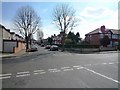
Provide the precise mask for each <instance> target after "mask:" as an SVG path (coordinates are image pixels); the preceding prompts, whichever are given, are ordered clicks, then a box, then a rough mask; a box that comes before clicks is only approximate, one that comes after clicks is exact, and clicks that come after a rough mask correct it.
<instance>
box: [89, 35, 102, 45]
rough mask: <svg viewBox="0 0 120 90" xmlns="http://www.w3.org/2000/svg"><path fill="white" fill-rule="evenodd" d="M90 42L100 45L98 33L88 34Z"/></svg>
mask: <svg viewBox="0 0 120 90" xmlns="http://www.w3.org/2000/svg"><path fill="white" fill-rule="evenodd" d="M90 44H92V45H100V35H99V34H93V35H90Z"/></svg>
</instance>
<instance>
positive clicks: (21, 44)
mask: <svg viewBox="0 0 120 90" xmlns="http://www.w3.org/2000/svg"><path fill="white" fill-rule="evenodd" d="M23 49H25V43H23V42H18V45H17V47H14V49H13V50H14V53H17V52H20V51H21V50H23Z"/></svg>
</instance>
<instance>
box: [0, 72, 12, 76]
mask: <svg viewBox="0 0 120 90" xmlns="http://www.w3.org/2000/svg"><path fill="white" fill-rule="evenodd" d="M8 75H12V74H11V73H9V74H1V75H0V77H2V76H8Z"/></svg>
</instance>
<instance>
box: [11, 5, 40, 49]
mask: <svg viewBox="0 0 120 90" xmlns="http://www.w3.org/2000/svg"><path fill="white" fill-rule="evenodd" d="M13 24H14V27H15V29H16V30H19V32H20V34H21V35H22V36H23V37H24V38H25V41H26V51H27V49H29V41H31V36H32V35H33V34H35V33H36V31H37V30H39V28H40V27H41V19H40V17H39V16H38V15H37V13H36V12H35V11H34V9H33V8H32V7H31V6H23V7H21V8H19V9H18V11H17V12H16V15H15V17H14V20H13Z"/></svg>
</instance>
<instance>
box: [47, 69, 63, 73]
mask: <svg viewBox="0 0 120 90" xmlns="http://www.w3.org/2000/svg"><path fill="white" fill-rule="evenodd" d="M48 71H50V72H60V71H61V70H58V69H57V68H55V69H48Z"/></svg>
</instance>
